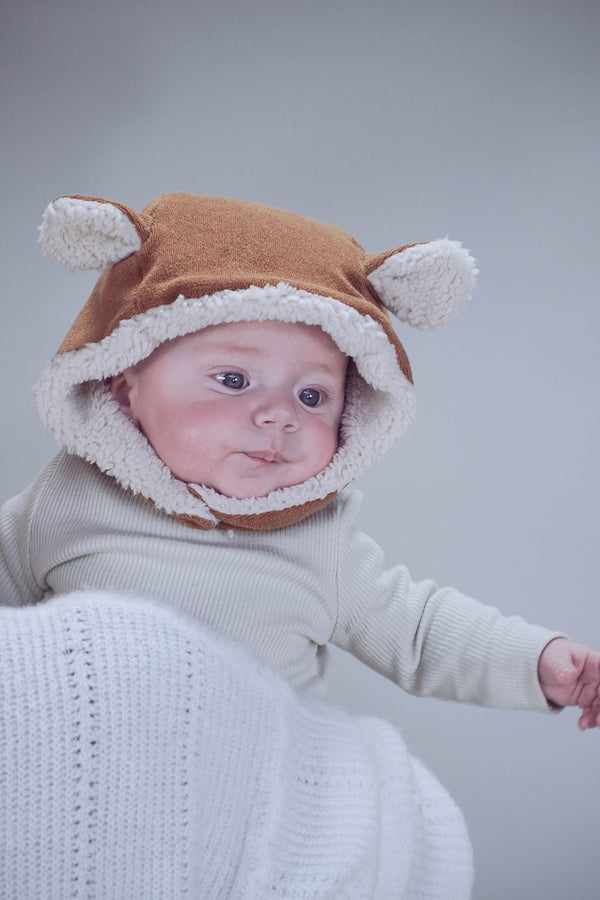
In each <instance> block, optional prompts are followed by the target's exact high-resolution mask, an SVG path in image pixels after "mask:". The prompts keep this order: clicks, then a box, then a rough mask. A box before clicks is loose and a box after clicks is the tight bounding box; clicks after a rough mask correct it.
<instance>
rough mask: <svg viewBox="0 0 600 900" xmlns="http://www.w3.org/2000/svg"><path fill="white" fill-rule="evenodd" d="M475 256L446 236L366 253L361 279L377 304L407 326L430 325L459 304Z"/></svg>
mask: <svg viewBox="0 0 600 900" xmlns="http://www.w3.org/2000/svg"><path fill="white" fill-rule="evenodd" d="M476 277H477V268H476V265H475V260H474V259H473V257H472V256H470V254H469V252H468V251H467V250H465V249H464V248H463V247H462V246H461V244H460V243H459V242H458V241H450V240H448V239H447V238H444V239H441V240H437V241H430V242H429V243H427V244H412V245H408V246H406V247H403V248H401V249H399V250H392V251H388V252H387V253H380V254H377V255H372V256H370V257H368V264H367V278H368V281H369V282H370V284H371V286H372V287H373V288H374V290H375V292H376V293H377V296H378V297H379V299H380V301H381V303H382V304H383V305H384V306H385V307H386V309H388V310H389V311H390V312H392V313H394V315H396V316H397V317H398V318H399V319H400V320H401V321H402V322H406V323H407V324H408V325H412V326H413V328H436V327H437V326H438V325H444V324H445V323H446V322H447V321H448V319H450V318H451V317H452V316H454V315H456V313H458V312H460V310H461V309H462V308H463V307H464V306H465V304H466V303H467V301H468V299H469V297H470V296H471V292H472V290H473V287H474V286H475V280H476Z"/></svg>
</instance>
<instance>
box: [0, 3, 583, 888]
mask: <svg viewBox="0 0 600 900" xmlns="http://www.w3.org/2000/svg"><path fill="white" fill-rule="evenodd" d="M599 9H600V7H599V4H598V3H597V2H596V0H587V2H585V0H568V2H567V0H564V2H562V3H561V2H541V0H529V2H527V3H523V2H522V0H508V2H497V3H486V2H477V0H464V2H456V3H451V2H450V3H449V2H443V0H439V2H435V0H433V2H429V0H421V2H418V0H414V2H401V0H388V2H386V0H368V2H367V0H364V2H356V0H331V2H330V0H320V2H316V0H256V2H253V0H237V2H235V0H218V2H216V0H215V2H213V3H208V2H202V0H188V2H173V3H170V4H166V3H165V4H161V5H160V7H159V6H158V5H156V7H155V5H154V4H152V3H148V2H142V0H138V2H135V0H105V2H103V3H95V4H94V3H79V4H78V3H74V2H66V0H59V2H48V0H37V2H33V0H21V2H19V3H18V4H17V3H9V2H8V0H4V3H3V5H2V14H1V15H2V22H1V23H0V34H1V35H2V37H1V42H2V46H1V48H0V50H1V52H0V65H1V72H0V91H1V96H2V109H3V119H2V180H3V191H2V210H1V216H2V232H1V233H2V259H3V271H4V280H5V289H4V295H3V299H2V313H3V320H4V327H3V328H2V333H1V335H0V340H1V352H0V365H1V366H2V381H3V384H4V390H3V393H2V400H1V404H2V419H3V431H2V462H1V465H2V469H1V473H0V476H1V485H0V496H1V497H2V499H4V498H6V497H8V496H10V495H12V494H14V493H16V492H17V491H18V490H19V489H21V488H22V487H23V486H25V485H26V484H27V483H28V481H29V480H30V479H31V478H32V477H33V476H34V475H35V474H36V472H37V471H38V470H39V469H40V468H41V467H42V465H43V464H44V463H45V461H46V460H47V459H48V458H49V457H50V456H51V454H53V453H54V450H55V447H54V444H53V441H52V440H51V439H50V438H49V437H48V436H47V435H46V434H45V432H44V430H43V428H42V426H41V425H40V424H39V422H38V421H37V418H36V415H35V413H34V412H33V410H32V406H31V401H30V386H31V384H32V383H33V381H34V380H35V378H36V376H37V373H38V370H39V368H40V366H41V364H42V362H43V361H44V360H45V359H46V358H48V357H49V356H50V355H51V354H52V353H53V352H54V350H55V349H56V347H57V346H58V344H59V343H60V340H61V339H62V336H63V334H64V333H65V331H66V329H67V327H68V325H69V324H70V322H71V320H72V318H73V317H74V315H75V313H76V312H77V311H78V309H79V307H80V306H81V304H82V302H83V300H84V299H85V297H86V296H87V294H88V291H89V288H90V287H91V284H92V283H93V281H94V280H95V276H94V275H92V274H89V273H85V274H81V273H77V274H74V275H71V274H69V273H68V272H66V271H64V270H61V269H59V268H58V267H57V266H55V265H54V264H53V263H51V262H49V261H48V260H43V259H42V258H41V256H40V250H39V247H38V246H37V245H36V240H37V234H36V228H37V225H38V224H39V221H40V218H41V214H42V211H43V209H44V207H45V206H46V204H47V203H48V202H49V200H51V199H52V198H53V197H54V196H56V195H59V194H61V193H86V194H96V195H102V196H105V197H109V198H112V199H118V200H122V201H124V202H126V203H129V204H130V205H132V206H134V207H136V208H141V207H142V206H143V205H144V204H145V203H146V202H147V201H148V200H150V199H151V198H152V197H153V196H155V195H156V194H158V193H160V192H162V191H168V190H188V191H193V192H197V193H213V194H227V195H230V196H236V197H242V198H245V199H254V200H259V201H262V202H266V203H269V204H273V205H277V206H282V207H287V208H291V209H294V210H296V211H298V212H301V213H304V214H307V215H310V216H313V217H315V218H318V219H322V220H324V221H331V222H334V223H336V224H339V225H341V226H342V227H344V228H346V229H347V230H349V231H350V232H352V233H353V234H355V235H356V236H357V237H358V239H359V240H360V241H361V242H362V243H363V244H364V246H365V247H366V249H367V250H368V251H370V252H374V251H377V250H382V249H386V248H388V247H392V246H395V245H398V244H400V243H403V242H408V241H414V240H420V239H427V238H432V237H440V236H444V235H446V234H448V235H450V236H451V237H453V238H457V239H460V240H462V241H463V243H464V244H465V245H466V246H467V247H469V248H471V250H472V251H473V253H474V254H475V255H476V257H477V259H478V261H479V265H480V268H481V276H480V281H479V286H478V290H477V294H476V298H475V299H474V300H473V303H472V305H471V306H470V308H469V309H468V310H467V312H465V313H464V314H463V316H462V317H461V318H460V319H457V320H456V321H454V322H452V323H451V324H450V325H449V326H447V327H446V328H444V329H442V330H441V331H439V332H436V333H428V334H421V333H412V332H410V331H407V330H406V329H405V330H404V331H403V333H402V335H403V339H404V342H405V345H406V347H407V349H408V352H409V355H410V358H411V361H412V363H413V366H414V370H415V376H416V383H417V389H418V398H419V405H420V406H419V415H418V420H417V424H415V425H414V427H413V428H412V430H411V432H410V433H409V434H408V435H407V436H406V437H405V438H403V439H402V440H401V441H400V442H399V443H398V444H397V446H396V447H395V449H394V450H393V451H392V452H390V453H389V455H388V456H387V458H386V460H385V461H384V462H383V463H381V464H380V465H379V466H378V467H377V469H376V470H373V472H372V473H371V474H369V476H368V477H365V478H364V479H363V483H362V486H363V488H364V490H365V494H366V497H365V506H364V515H363V519H362V524H363V526H364V528H365V529H366V530H368V531H370V532H371V533H372V534H373V535H374V536H375V537H377V538H378V539H379V540H380V542H381V543H382V544H383V545H384V547H385V550H386V554H387V558H388V560H389V561H390V562H392V561H403V562H405V563H407V564H408V565H409V567H410V568H411V571H412V573H413V576H414V577H416V578H421V577H426V576H433V577H435V578H436V579H437V580H438V581H439V582H441V583H451V584H455V585H457V586H458V587H460V588H462V589H463V590H464V591H466V592H468V593H471V594H474V595H475V596H477V597H480V598H482V599H485V600H486V601H488V602H492V603H495V604H498V605H500V606H501V608H502V609H503V610H504V611H506V612H507V613H513V612H519V613H521V614H522V615H524V616H525V617H527V618H529V619H530V620H533V621H539V622H542V623H544V624H548V625H550V626H553V627H559V628H563V629H565V630H567V631H568V632H570V633H572V634H573V635H576V636H579V637H581V638H583V639H586V640H589V641H591V642H594V643H596V644H600V614H599V612H598V599H597V595H596V577H597V574H596V566H597V555H598V527H597V519H598V509H599V507H600V504H599V501H600V497H599V495H598V484H597V479H596V454H597V446H598V433H599V415H598V383H599V382H598V374H599V372H598V369H599V354H598V326H599V324H600V323H599V321H598V319H599V310H598V302H597V297H596V293H597V284H598V251H597V241H598V225H599V216H598V208H599V200H600V196H599V193H600V192H599V174H598V162H599V146H600V144H599V137H600V135H599V125H598V122H599V117H598V112H599V110H598V97H599V96H600V95H599V87H600V84H599V81H600V79H599V64H598V57H597V49H598V45H599V42H600V33H599V21H600V15H599ZM332 696H333V697H334V698H336V699H338V700H341V701H342V702H343V703H344V704H345V705H346V706H348V707H350V708H351V709H355V710H359V711H369V712H372V713H375V714H377V715H382V716H385V717H386V718H388V719H390V720H392V721H393V722H395V723H396V724H397V725H398V726H399V727H401V729H402V731H403V733H404V735H405V737H406V739H407V741H408V742H409V744H410V745H411V746H412V748H413V749H414V751H415V752H416V753H417V754H419V755H420V756H421V757H422V758H423V759H424V760H426V762H427V763H428V764H429V765H430V766H431V767H432V768H433V769H434V770H435V771H436V772H437V773H438V775H439V777H440V778H441V779H442V781H443V782H444V783H445V784H446V785H447V786H448V788H449V789H450V791H451V792H452V793H453V795H454V796H455V797H456V799H457V800H458V802H459V803H460V805H461V806H462V808H463V809H464V811H465V814H466V817H467V820H468V823H469V826H470V830H471V834H472V838H473V842H474V845H475V852H476V863H477V870H478V875H477V884H476V892H475V896H476V898H477V900H496V898H497V900H501V898H506V897H508V896H514V897H523V898H542V897H543V898H547V900H554V898H555V900H563V898H564V897H567V896H570V897H577V898H578V900H592V898H596V897H597V896H598V877H597V873H598V865H597V855H598V838H599V836H600V830H599V827H598V812H597V809H598V802H597V801H598V771H597V760H598V758H599V754H600V734H598V733H597V732H591V733H586V734H580V733H579V732H578V731H577V728H576V715H575V713H574V712H573V711H568V712H566V713H563V714H562V715H561V716H558V717H550V716H548V717H545V716H541V715H536V714H528V713H507V712H495V711H490V710H479V709H474V708H470V707H469V708H467V707H458V706H456V705H453V704H444V703H441V702H438V701H434V700H416V699H414V698H410V697H406V696H405V695H403V694H402V692H401V691H399V690H398V689H397V688H395V687H394V686H393V685H390V684H388V683H387V682H385V681H384V680H383V679H381V678H380V677H379V676H376V675H374V674H373V673H371V672H370V671H368V670H367V669H366V668H365V667H363V666H360V665H359V664H357V663H355V662H354V661H353V660H351V659H347V658H345V657H343V655H342V654H336V657H335V673H334V681H333V686H332Z"/></svg>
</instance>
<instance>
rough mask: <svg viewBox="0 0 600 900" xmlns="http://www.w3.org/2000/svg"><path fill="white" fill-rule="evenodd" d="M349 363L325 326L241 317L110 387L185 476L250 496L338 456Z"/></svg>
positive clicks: (158, 355) (173, 346) (168, 349)
mask: <svg viewBox="0 0 600 900" xmlns="http://www.w3.org/2000/svg"><path fill="white" fill-rule="evenodd" d="M346 364H347V359H346V357H345V356H344V354H343V353H342V352H341V350H339V349H338V347H337V346H336V345H335V344H334V342H333V341H332V339H331V338H330V337H329V336H328V335H327V334H325V332H323V331H322V330H321V329H320V328H318V327H316V326H311V325H304V324H288V323H284V322H237V323H232V324H225V325H216V326H212V327H210V328H206V329H204V330H202V331H198V332H194V333H192V334H188V335H185V336H183V337H179V338H176V339H175V340H172V341H168V342H166V343H165V344H162V345H161V346H160V347H158V348H157V349H156V350H155V351H154V353H152V354H151V355H150V356H149V357H148V358H147V359H145V360H142V362H140V363H138V364H137V365H135V366H132V367H131V368H129V369H126V370H125V372H123V373H122V374H121V375H119V376H117V377H116V378H114V379H113V381H112V388H111V389H112V392H113V394H114V396H115V397H116V398H117V400H118V401H119V404H120V406H121V408H122V410H123V411H124V412H125V413H126V414H127V415H128V416H130V418H131V419H132V420H133V422H134V423H135V424H136V425H137V427H138V428H140V430H141V431H142V432H143V433H144V434H145V435H146V437H147V439H148V441H149V442H150V444H151V445H152V447H153V448H154V451H155V452H156V453H157V455H158V456H159V457H160V458H161V459H162V461H163V462H164V463H165V465H166V466H168V468H169V469H170V470H171V472H172V473H173V474H174V475H175V476H176V477H177V478H180V479H181V480H182V481H185V482H188V483H193V484H203V485H207V486H209V487H212V488H214V489H215V490H216V491H219V492H220V493H221V494H225V495H226V496H228V497H238V498H240V499H245V498H248V497H262V496H264V495H265V494H268V493H269V492H270V491H273V490H275V489H276V488H281V487H289V486H291V485H293V484H300V483H301V482H303V481H305V480H306V479H307V478H310V477H311V476H312V475H316V474H317V472H320V471H321V469H323V468H325V466H327V465H328V463H329V462H330V461H331V459H332V457H333V455H334V453H335V451H336V450H337V446H338V431H339V425H340V419H341V415H342V409H343V406H344V387H345V379H346Z"/></svg>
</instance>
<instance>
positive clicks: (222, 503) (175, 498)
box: [34, 282, 415, 522]
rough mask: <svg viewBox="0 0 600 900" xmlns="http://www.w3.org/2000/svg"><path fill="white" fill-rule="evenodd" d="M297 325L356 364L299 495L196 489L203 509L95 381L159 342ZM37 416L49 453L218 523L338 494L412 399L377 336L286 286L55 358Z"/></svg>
mask: <svg viewBox="0 0 600 900" xmlns="http://www.w3.org/2000/svg"><path fill="white" fill-rule="evenodd" d="M250 320H251V321H267V320H276V321H282V322H303V323H305V324H308V325H318V326H320V327H321V328H322V329H323V330H324V331H326V332H327V333H328V334H329V335H330V336H331V337H332V338H333V340H334V341H335V342H336V344H337V345H338V346H339V347H340V349H341V350H342V351H343V352H344V353H346V354H347V355H348V356H350V357H352V359H353V360H354V362H355V364H356V369H357V371H358V374H359V375H360V376H362V377H358V375H357V374H356V373H355V374H354V377H352V376H351V377H350V379H349V384H348V392H347V401H346V406H345V411H344V415H343V418H342V427H341V435H342V443H341V446H340V449H339V450H338V452H337V453H336V455H335V457H334V458H333V460H332V462H331V463H330V464H329V466H327V468H326V469H324V470H323V471H322V472H320V473H319V474H318V475H316V476H314V477H313V478H310V479H309V480H308V481H306V482H304V483H303V484H300V485H293V486H292V487H288V488H281V489H278V490H276V491H272V492H271V493H270V494H268V495H267V496H265V497H257V498H250V499H247V500H238V499H235V498H229V497H224V496H223V495H222V494H219V493H217V492H215V491H213V490H211V489H209V488H206V487H200V488H199V490H200V491H201V493H202V496H203V498H204V499H205V501H206V504H207V505H205V504H204V503H202V501H201V500H199V499H198V498H196V497H194V496H193V495H192V494H191V493H190V491H189V490H188V487H187V485H186V484H185V483H184V482H182V481H179V480H178V479H176V478H174V477H173V476H172V475H171V472H170V471H169V469H167V467H166V466H165V465H164V464H163V463H162V461H161V460H160V459H159V458H158V457H157V456H156V454H155V453H154V451H153V450H152V448H151V447H150V445H149V444H148V442H147V440H146V438H145V437H144V436H143V435H142V434H141V433H140V432H139V431H138V429H137V428H136V427H135V426H134V425H133V423H132V422H131V421H130V419H128V418H127V416H125V415H124V414H123V413H122V412H121V410H120V409H119V407H118V405H117V404H116V402H115V401H114V399H113V397H112V396H111V394H110V392H109V391H108V388H107V386H106V384H105V383H104V379H107V378H109V377H110V376H112V375H117V374H118V373H120V372H122V371H123V370H124V369H126V368H127V367H128V366H131V365H133V364H135V363H136V362H139V361H140V360H141V359H144V358H145V357H146V356H148V355H149V354H150V353H151V352H152V351H153V350H154V349H155V348H156V347H158V346H159V345H160V344H162V343H163V342H164V341H166V340H171V339H173V338H175V337H178V336H180V335H184V334H188V333H190V332H193V331H197V330H200V329H202V328H206V327H207V326H208V325H218V324H223V323H226V322H239V321H250ZM34 396H35V401H36V406H37V409H38V412H39V414H40V416H41V418H42V420H43V421H44V422H45V424H46V425H47V427H48V428H49V429H50V431H51V432H52V433H53V434H54V436H55V437H56V438H57V440H58V441H59V443H60V444H61V445H62V446H64V447H65V448H66V449H67V450H68V451H69V452H70V453H74V454H76V455H78V456H81V457H83V458H84V459H87V460H89V461H90V462H93V463H96V464H97V465H98V466H99V468H100V469H101V470H102V471H104V472H106V473H107V474H109V475H112V476H113V477H115V478H116V479H117V481H118V482H119V483H120V484H121V485H122V486H123V487H125V488H131V489H132V490H133V491H134V492H135V493H139V494H142V496H144V497H147V498H149V499H152V500H153V501H154V503H155V504H156V506H157V507H158V508H159V509H162V510H164V511H165V512H167V513H174V514H179V515H182V514H183V515H195V516H201V517H202V518H205V519H209V520H210V521H213V522H215V521H216V520H215V518H214V516H212V515H211V514H210V512H209V511H208V507H209V506H210V508H212V509H216V510H219V512H222V513H224V514H228V515H253V514H260V513H264V512H271V511H274V510H282V509H288V508H289V507H292V506H299V505H302V504H304V503H306V502H308V501H310V500H316V499H321V498H324V497H326V496H328V495H329V494H331V493H332V492H335V491H339V490H341V489H342V488H343V487H345V486H346V485H347V484H349V483H350V482H351V481H353V480H354V479H355V478H357V477H358V475H360V474H361V473H362V472H363V471H365V469H367V468H368V467H369V466H370V465H371V464H372V463H373V462H374V461H375V460H376V459H378V458H379V457H380V456H381V455H382V454H383V453H384V452H385V451H386V450H387V449H388V448H389V446H390V445H391V444H392V442H393V441H394V439H395V438H396V437H397V435H398V434H399V433H401V432H402V431H403V430H404V429H405V428H407V427H408V425H409V424H410V422H411V421H412V419H413V417H414V405H415V404H414V391H413V387H412V385H411V384H410V383H409V382H408V380H407V379H406V378H405V377H404V375H403V374H402V372H401V370H400V369H399V367H398V363H397V360H396V354H395V350H394V348H393V347H392V345H391V344H390V342H389V341H388V339H387V337H386V335H385V333H384V331H383V329H382V328H381V326H380V325H379V324H378V323H377V322H375V320H374V319H371V318H370V317H369V316H362V315H361V314H360V313H358V312H357V311H356V310H355V309H353V308H352V307H350V306H346V305H344V304H343V303H340V302H339V301H338V300H333V299H332V298H330V297H324V296H320V295H316V294H312V293H309V292H307V291H301V290H297V289H296V288H293V287H291V286H290V285H288V284H286V283H284V282H281V283H280V284H278V285H276V286H274V285H267V286H266V287H264V288H259V287H255V286H253V287H250V288H247V289H244V290H239V291H231V290H226V291H221V292H218V293H216V294H213V295H211V296H209V297H202V298H200V299H198V298H191V299H189V298H187V299H186V298H184V297H179V298H178V299H177V300H176V301H175V302H174V303H172V304H170V305H168V306H161V307H157V308H155V309H151V310H149V311H147V312H145V313H142V314H140V315H138V316H135V317H134V318H132V319H128V320H124V321H123V322H121V323H120V325H119V326H118V327H117V328H116V329H115V331H113V332H112V334H110V335H108V337H106V338H104V340H102V341H100V342H99V343H97V344H88V345H87V346H85V347H83V348H82V349H80V350H73V351H71V352H69V353H65V354H62V355H60V356H56V357H55V358H54V359H52V360H51V361H50V362H49V363H48V364H47V365H46V366H45V368H44V370H43V371H42V374H41V376H40V379H39V381H38V383H37V385H36V387H35V389H34Z"/></svg>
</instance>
